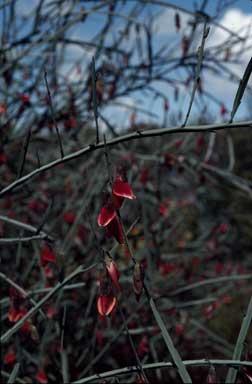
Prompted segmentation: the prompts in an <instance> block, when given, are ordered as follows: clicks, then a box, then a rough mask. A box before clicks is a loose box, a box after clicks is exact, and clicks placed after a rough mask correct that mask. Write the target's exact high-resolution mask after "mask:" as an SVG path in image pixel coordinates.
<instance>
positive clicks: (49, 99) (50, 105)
mask: <svg viewBox="0 0 252 384" xmlns="http://www.w3.org/2000/svg"><path fill="white" fill-rule="evenodd" d="M45 83H46V89H47V94H48V101H49V107H50V111H51V118H52V121H53V125H54V128H55V130H56V133H57V137H58V142H59V147H60V154H61V158H62V159H63V157H64V151H63V145H62V141H61V137H60V133H59V128H58V125H57V122H56V119H55V114H54V108H53V103H52V97H51V92H50V89H49V85H48V81H47V72H46V71H45Z"/></svg>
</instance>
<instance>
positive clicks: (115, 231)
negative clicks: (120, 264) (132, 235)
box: [97, 176, 136, 244]
mask: <svg viewBox="0 0 252 384" xmlns="http://www.w3.org/2000/svg"><path fill="white" fill-rule="evenodd" d="M125 198H126V199H130V200H132V199H135V198H136V196H135V195H134V193H133V191H132V189H131V186H130V185H129V184H128V183H127V182H125V181H123V180H122V178H121V176H117V177H116V179H115V181H114V183H113V186H112V197H110V196H109V197H108V198H107V201H106V202H105V204H104V205H103V206H102V208H101V211H100V213H99V215H98V218H97V224H98V225H99V226H101V227H105V228H106V233H107V236H108V237H112V236H113V237H115V238H116V240H117V241H118V243H120V244H123V243H124V236H123V229H122V226H121V223H120V220H119V219H118V217H117V215H116V210H117V209H119V208H120V207H121V205H122V203H123V199H125Z"/></svg>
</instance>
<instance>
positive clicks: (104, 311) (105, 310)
mask: <svg viewBox="0 0 252 384" xmlns="http://www.w3.org/2000/svg"><path fill="white" fill-rule="evenodd" d="M115 306H116V298H115V297H114V296H99V297H98V300H97V309H98V312H99V314H100V315H101V316H108V315H110V313H111V312H112V311H113V309H114V308H115Z"/></svg>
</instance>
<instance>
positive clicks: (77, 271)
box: [0, 263, 97, 343]
mask: <svg viewBox="0 0 252 384" xmlns="http://www.w3.org/2000/svg"><path fill="white" fill-rule="evenodd" d="M96 265H97V263H93V264H91V265H90V266H89V267H87V268H85V267H84V266H83V265H81V266H79V267H78V268H76V269H75V271H74V272H72V273H71V274H70V275H69V276H67V277H66V278H65V279H64V280H63V281H62V282H61V283H58V284H57V285H56V286H55V287H54V288H52V289H51V290H50V292H49V293H48V294H47V295H46V296H45V297H43V298H42V299H41V300H40V301H39V302H38V303H37V304H36V306H35V307H34V308H32V309H30V311H29V312H27V313H26V315H24V316H23V317H22V319H20V320H19V321H18V322H17V323H16V324H15V325H14V326H13V327H12V328H10V329H9V330H8V331H6V332H5V333H4V334H3V335H2V336H1V338H0V342H1V343H7V341H8V340H9V339H10V338H11V336H12V335H14V334H15V333H16V332H17V331H18V330H19V329H20V328H21V327H22V325H23V324H24V323H25V321H26V320H28V319H29V318H31V317H32V316H33V315H34V314H35V313H36V312H38V311H39V309H40V308H41V307H42V306H43V305H44V304H45V303H46V302H47V301H48V300H49V299H51V298H52V297H53V296H54V295H55V294H56V293H57V292H58V291H59V290H60V289H61V288H62V287H64V285H66V284H67V283H68V282H69V281H71V280H72V279H74V278H75V277H76V276H78V275H80V274H82V273H84V272H88V271H90V270H91V269H93V268H95V267H96Z"/></svg>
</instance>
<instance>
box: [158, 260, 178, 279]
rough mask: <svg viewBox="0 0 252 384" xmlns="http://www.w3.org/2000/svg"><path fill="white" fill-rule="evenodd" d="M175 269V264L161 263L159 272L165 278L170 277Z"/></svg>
mask: <svg viewBox="0 0 252 384" xmlns="http://www.w3.org/2000/svg"><path fill="white" fill-rule="evenodd" d="M174 269H175V265H174V264H173V263H168V262H161V263H160V265H159V270H160V272H161V274H162V275H163V276H166V275H169V274H170V273H171V272H173V271H174Z"/></svg>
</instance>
